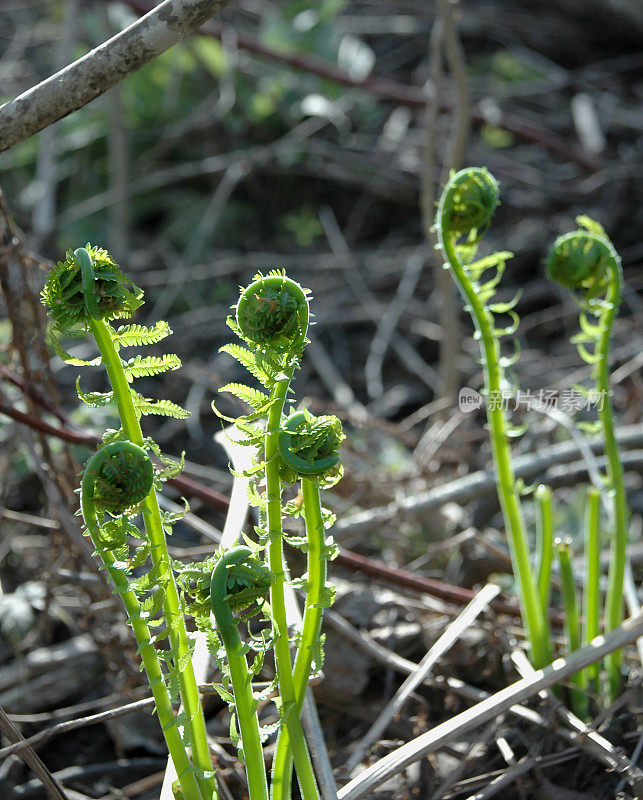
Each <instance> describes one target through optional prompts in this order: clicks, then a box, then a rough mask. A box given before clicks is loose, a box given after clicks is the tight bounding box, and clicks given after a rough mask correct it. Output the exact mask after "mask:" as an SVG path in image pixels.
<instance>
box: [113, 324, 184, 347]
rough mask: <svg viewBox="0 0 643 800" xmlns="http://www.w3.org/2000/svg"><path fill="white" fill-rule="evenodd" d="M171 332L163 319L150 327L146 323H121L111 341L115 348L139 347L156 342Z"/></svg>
mask: <svg viewBox="0 0 643 800" xmlns="http://www.w3.org/2000/svg"><path fill="white" fill-rule="evenodd" d="M171 333H172V329H171V328H170V326H169V325H168V324H167V322H165V321H164V320H160V321H159V322H157V323H156V324H155V325H152V327H150V328H148V327H147V326H146V325H121V326H120V327H118V328H116V330H115V331H114V333H113V335H112V341H113V342H114V346H115V347H116V348H119V347H140V346H141V345H144V344H156V342H160V341H161V340H162V339H165V338H167V337H168V336H169V335H170V334H171Z"/></svg>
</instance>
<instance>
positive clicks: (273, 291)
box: [236, 273, 319, 800]
mask: <svg viewBox="0 0 643 800" xmlns="http://www.w3.org/2000/svg"><path fill="white" fill-rule="evenodd" d="M309 314H310V312H309V307H308V298H307V297H306V292H305V291H304V290H303V289H302V288H301V286H300V285H299V284H298V283H296V282H295V281H292V280H290V278H287V277H286V276H285V274H279V273H271V274H270V275H267V276H264V275H261V274H258V275H257V276H255V280H254V281H253V282H252V283H251V284H250V285H249V286H247V287H246V288H245V289H244V290H243V291H242V293H241V296H240V298H239V302H238V303H237V313H236V320H237V325H238V328H239V330H240V331H241V334H242V336H243V338H244V339H245V340H246V342H247V343H248V344H249V345H250V346H251V347H253V348H255V349H256V351H257V353H258V354H259V355H261V354H262V353H270V354H271V357H272V358H274V359H276V360H277V362H278V364H279V367H280V369H279V371H278V375H277V376H276V379H275V381H274V384H273V385H272V387H271V390H270V400H269V410H268V419H267V424H266V432H265V436H264V459H265V477H266V523H267V528H268V564H269V567H270V571H271V572H272V574H273V581H272V585H271V587H270V606H271V610H272V618H273V627H274V631H273V633H274V637H273V647H274V653H275V667H276V672H277V682H278V684H279V695H280V703H281V714H282V717H283V720H284V724H285V726H286V729H287V731H288V737H289V739H290V742H291V746H292V750H293V757H294V761H295V768H296V770H297V778H298V780H299V786H300V789H301V794H302V796H303V798H304V800H318V798H319V793H318V791H317V786H316V782H315V776H314V773H313V769H312V764H311V762H310V756H309V754H308V748H307V745H306V741H305V739H304V734H303V731H302V728H301V722H300V720H299V714H298V713H297V704H296V695H295V688H294V683H293V673H292V669H293V667H292V659H291V655H290V637H289V634H288V623H287V617H286V601H285V584H286V566H285V563H284V556H283V530H282V510H281V489H282V482H281V475H280V472H279V466H280V459H279V435H280V431H281V422H282V416H283V409H284V403H285V401H286V396H287V394H288V389H289V387H290V382H291V380H292V377H293V374H294V372H295V369H296V368H297V366H298V363H299V359H300V358H301V354H302V351H303V348H304V346H305V344H306V332H307V330H308V323H309ZM280 777H281V776H277V777H276V780H277V782H278V781H279V780H280ZM274 782H275V776H274V774H273V784H274ZM273 791H274V788H273ZM279 791H282V789H279ZM283 791H285V789H283Z"/></svg>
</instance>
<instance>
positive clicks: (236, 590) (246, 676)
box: [210, 546, 273, 800]
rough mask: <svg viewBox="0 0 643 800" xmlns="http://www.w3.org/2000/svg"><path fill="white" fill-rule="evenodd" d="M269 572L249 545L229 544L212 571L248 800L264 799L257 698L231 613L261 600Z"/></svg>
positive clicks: (212, 590) (214, 608) (212, 593)
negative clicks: (228, 548) (244, 765)
mask: <svg viewBox="0 0 643 800" xmlns="http://www.w3.org/2000/svg"><path fill="white" fill-rule="evenodd" d="M272 577H273V576H272V573H271V572H270V570H269V569H268V568H267V567H266V565H265V564H264V563H263V561H261V559H259V558H257V557H256V556H254V555H253V552H252V550H251V549H250V548H249V547H243V546H240V547H233V548H231V549H230V550H228V551H226V552H225V553H223V554H222V555H221V557H220V558H219V560H218V561H217V564H216V566H215V567H214V569H213V571H212V578H211V583H210V602H211V605H212V612H213V614H214V618H215V621H216V624H217V629H218V631H219V635H220V637H221V641H222V643H223V646H224V648H225V651H226V657H227V662H228V670H229V673H230V679H231V682H232V691H233V693H234V708H235V713H236V717H237V721H238V729H239V733H240V734H241V746H240V750H242V751H243V756H244V759H245V762H246V774H247V777H248V787H249V790H250V800H268V783H267V779H266V769H265V766H264V761H263V751H262V749H261V734H260V730H259V720H258V718H257V700H256V699H255V697H254V695H253V693H252V675H253V673H252V671H250V670H249V669H248V663H247V661H246V652H247V651H248V647H247V646H246V645H244V643H243V642H242V641H241V637H240V636H239V630H238V628H237V624H238V621H237V620H236V619H235V618H234V616H233V612H235V611H240V610H242V609H244V608H247V607H248V606H249V605H252V604H253V603H255V602H257V601H259V600H262V599H265V598H266V597H267V596H268V593H269V591H270V585H271V583H272Z"/></svg>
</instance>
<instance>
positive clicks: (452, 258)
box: [436, 170, 551, 669]
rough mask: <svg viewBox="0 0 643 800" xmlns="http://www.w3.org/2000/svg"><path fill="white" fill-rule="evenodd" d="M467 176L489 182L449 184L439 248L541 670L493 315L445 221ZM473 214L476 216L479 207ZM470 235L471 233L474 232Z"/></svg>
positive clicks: (546, 659) (543, 654)
mask: <svg viewBox="0 0 643 800" xmlns="http://www.w3.org/2000/svg"><path fill="white" fill-rule="evenodd" d="M467 173H471V174H474V175H475V176H476V177H478V176H479V177H480V178H481V179H482V181H481V182H484V183H487V182H488V179H489V178H491V176H490V175H489V173H487V172H486V170H462V171H461V172H459V173H457V174H456V175H454V176H453V177H452V178H451V179H450V180H449V182H448V183H447V185H446V186H445V188H444V191H443V193H442V196H441V198H440V203H439V206H438V212H437V216H436V227H437V232H438V243H439V247H440V248H441V250H442V253H443V255H444V257H445V259H446V261H447V263H448V266H449V267H450V269H451V274H452V276H453V277H454V279H455V282H456V285H457V286H458V288H459V290H460V292H461V294H462V295H463V297H464V299H465V301H466V303H467V305H468V308H469V311H470V314H471V316H472V319H473V322H474V325H475V327H476V331H477V334H478V337H479V341H480V347H481V351H482V359H483V367H484V377H485V388H486V391H487V420H488V422H489V429H490V436H491V449H492V453H493V461H494V466H495V472H496V484H497V487H498V495H499V499H500V505H501V508H502V512H503V516H504V519H505V524H506V527H507V533H508V541H509V549H510V554H511V561H512V565H513V570H514V575H515V577H516V579H517V583H518V590H519V591H518V595H519V601H520V607H521V612H522V618H523V622H524V624H525V627H526V630H527V636H528V640H529V643H530V646H531V654H532V661H533V664H534V666H535V667H536V668H538V669H539V668H541V667H544V666H545V665H546V664H548V663H550V661H551V650H550V645H549V636H548V632H547V624H546V620H545V615H544V614H543V610H542V607H541V604H540V602H539V598H538V592H537V589H536V584H535V581H534V578H533V575H532V571H531V565H530V555H529V548H528V545H527V537H526V534H525V528H524V522H523V518H522V510H521V506H520V499H519V496H518V491H517V488H516V480H515V475H514V471H513V465H512V459H511V450H510V447H509V437H508V432H507V426H506V422H505V415H504V411H503V408H502V404H501V403H492V402H491V398H493V397H502V380H501V379H502V368H501V366H500V360H499V359H500V352H499V351H500V346H499V343H498V340H497V338H496V336H495V335H494V319H493V316H492V313H491V311H490V310H489V308H488V307H487V306H486V305H485V304H484V303H483V302H482V301H481V300H480V298H479V297H478V294H477V292H476V285H475V284H474V283H473V282H472V281H471V280H470V279H469V277H468V275H467V272H466V269H465V267H464V264H463V263H462V262H461V260H460V258H459V256H458V253H457V251H456V240H457V238H458V235H459V234H460V233H463V232H467V233H468V232H469V231H470V230H471V228H466V230H465V229H464V228H463V227H458V228H456V229H455V230H451V229H450V227H449V220H450V219H453V218H454V216H455V212H454V196H455V197H456V198H457V196H458V194H457V193H458V181H460V182H461V181H462V178H463V177H467ZM492 180H493V179H492ZM483 199H484V198H483ZM465 201H466V196H465V197H463V199H462V201H461V204H462V205H463V206H464V202H465ZM492 201H493V205H492V207H491V210H490V212H489V213H488V214H487V215H484V214H481V215H479V216H480V220H479V224H480V225H481V227H484V226H485V225H487V224H488V221H489V219H490V216H491V213H493V207H495V204H496V202H497V200H493V198H492ZM455 209H456V211H458V215H459V217H462V216H463V212H462V211H461V210H460V209H459V207H458V206H455ZM475 210H476V211H478V208H477V206H476V209H475ZM473 230H474V232H475V228H474V229H473Z"/></svg>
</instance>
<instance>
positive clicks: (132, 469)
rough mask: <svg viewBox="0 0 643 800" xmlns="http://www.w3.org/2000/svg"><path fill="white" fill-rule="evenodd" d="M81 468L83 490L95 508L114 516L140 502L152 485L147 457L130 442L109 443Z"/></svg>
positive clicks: (141, 449)
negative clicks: (98, 454)
mask: <svg viewBox="0 0 643 800" xmlns="http://www.w3.org/2000/svg"><path fill="white" fill-rule="evenodd" d="M99 453H100V455H101V458H100V459H97V458H96V457H94V458H93V459H92V460H91V461H90V462H89V463H88V464H87V467H86V468H85V472H84V476H83V481H88V484H87V489H86V490H85V491H88V492H91V498H92V500H93V502H94V505H95V506H96V508H97V509H100V510H102V511H108V512H109V513H110V514H112V515H114V516H118V515H119V514H122V513H123V512H124V511H125V510H127V509H128V508H132V507H133V506H136V505H138V504H139V503H142V502H143V500H145V498H146V497H147V495H148V494H149V493H150V491H151V489H152V486H153V484H154V467H153V466H152V462H151V461H150V458H149V456H148V455H147V453H146V452H145V450H143V448H141V447H138V446H137V445H135V444H132V442H113V443H112V444H107V445H104V446H103V447H102V448H101V450H100V451H99Z"/></svg>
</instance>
